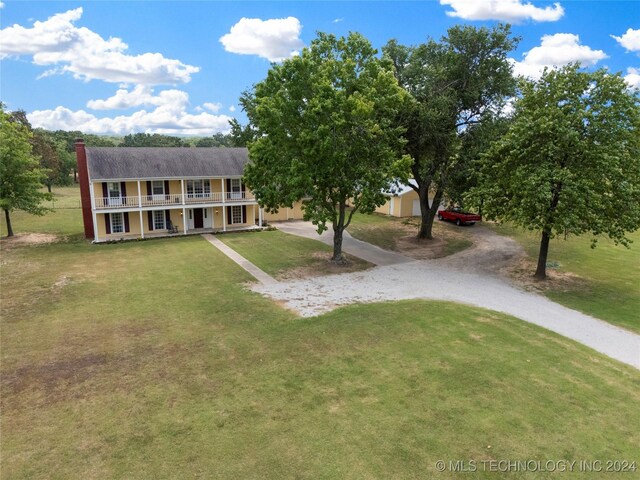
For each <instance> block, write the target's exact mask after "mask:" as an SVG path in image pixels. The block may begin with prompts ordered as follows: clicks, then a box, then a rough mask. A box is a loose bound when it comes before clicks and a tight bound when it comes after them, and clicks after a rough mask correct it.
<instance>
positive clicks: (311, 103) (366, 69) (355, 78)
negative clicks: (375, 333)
mask: <svg viewBox="0 0 640 480" xmlns="http://www.w3.org/2000/svg"><path fill="white" fill-rule="evenodd" d="M376 53H377V52H376V50H375V49H373V48H372V47H371V44H370V43H369V41H368V40H367V39H365V38H364V37H363V36H362V35H359V34H356V33H351V34H350V35H349V36H348V37H346V38H344V37H342V38H336V37H335V36H333V35H328V34H324V33H319V34H318V37H317V38H316V39H315V40H313V41H312V42H311V45H310V47H309V48H305V49H304V50H303V52H302V54H301V55H300V56H298V57H293V58H291V59H289V60H285V61H284V62H283V63H282V64H281V65H274V66H272V67H271V69H270V70H269V72H268V74H267V78H266V79H265V80H263V81H262V82H260V83H258V84H257V85H255V86H254V88H253V90H252V91H250V92H245V93H244V94H243V96H242V98H241V103H242V106H243V108H244V110H245V111H246V112H247V116H248V118H249V121H250V123H251V127H252V128H253V129H254V130H255V132H256V140H255V141H254V142H252V143H250V144H249V151H250V158H251V160H252V162H251V163H250V164H249V165H248V166H247V168H246V170H245V180H246V182H247V184H248V186H249V187H250V188H251V189H252V191H253V192H254V193H255V195H256V197H257V199H258V201H259V202H260V204H261V205H262V206H264V207H266V209H267V210H268V211H277V209H278V208H281V207H285V206H289V207H290V206H292V205H293V203H294V202H296V201H298V200H301V199H302V200H303V209H304V218H305V219H306V220H311V221H312V222H313V223H314V225H317V227H318V232H319V233H320V232H322V231H324V230H326V229H327V226H326V224H327V223H330V224H331V225H332V226H333V232H334V235H333V239H334V241H333V257H332V260H333V261H335V262H343V261H344V258H343V255H342V235H343V231H344V229H345V228H347V226H348V225H349V223H350V222H351V218H352V216H353V214H354V213H355V212H356V211H361V212H365V213H366V212H372V211H373V210H374V208H375V207H376V206H378V205H382V204H383V203H384V202H385V197H384V195H383V191H384V190H385V189H388V188H389V186H390V183H391V182H392V180H393V179H394V178H398V177H400V178H406V176H407V173H408V164H409V162H408V160H409V159H408V158H407V159H405V158H403V157H402V155H401V154H400V153H399V152H400V149H401V148H400V147H401V136H402V131H401V129H400V128H398V127H394V125H393V121H394V117H395V116H396V114H397V109H398V107H399V105H401V104H402V103H403V102H404V101H405V94H404V92H403V90H402V89H401V88H400V87H399V86H398V84H397V82H396V80H395V78H394V75H393V71H392V66H391V64H390V63H389V62H388V61H385V60H380V59H379V58H378V57H377V56H376ZM348 204H351V205H352V207H353V208H352V209H351V210H348V209H347V205H348Z"/></svg>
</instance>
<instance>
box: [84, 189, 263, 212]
mask: <svg viewBox="0 0 640 480" xmlns="http://www.w3.org/2000/svg"><path fill="white" fill-rule="evenodd" d="M94 201H95V205H94V208H95V209H96V210H99V209H114V208H123V209H124V208H145V207H158V206H179V205H195V204H225V203H238V202H240V203H242V202H255V197H254V196H253V194H251V193H250V192H246V191H245V192H226V193H224V194H223V193H222V192H211V193H186V194H184V195H182V194H180V193H171V194H168V195H140V196H138V195H134V196H127V197H123V196H112V197H95V199H94Z"/></svg>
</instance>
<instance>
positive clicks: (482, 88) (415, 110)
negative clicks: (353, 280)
mask: <svg viewBox="0 0 640 480" xmlns="http://www.w3.org/2000/svg"><path fill="white" fill-rule="evenodd" d="M516 44H517V39H516V38H513V37H512V35H511V30H510V27H509V26H508V25H498V26H496V27H495V28H492V29H488V28H475V27H471V26H466V25H465V26H455V27H452V28H450V29H449V30H448V32H447V35H446V36H445V37H443V38H442V39H441V40H440V41H439V42H438V41H435V40H429V41H428V42H426V43H424V44H421V45H417V46H412V47H408V46H403V45H399V44H398V43H397V42H396V41H395V40H391V41H390V42H389V43H387V45H386V46H385V47H384V49H383V51H384V54H385V56H386V57H387V58H389V59H391V61H392V62H393V64H394V66H395V72H396V76H397V78H398V82H399V83H400V85H401V86H402V87H403V88H404V89H405V90H406V91H407V92H409V94H410V95H411V101H410V102H406V103H405V104H404V107H405V108H404V109H403V111H402V114H401V115H400V116H399V122H400V123H401V124H402V125H403V126H405V128H406V134H405V136H406V139H407V143H406V152H407V153H408V154H409V155H410V156H411V158H412V159H413V164H412V167H411V172H412V174H413V178H414V179H415V181H416V185H415V186H412V187H413V188H414V190H415V191H416V192H417V193H418V196H419V198H420V212H421V224H420V229H419V233H418V237H419V238H427V239H430V238H433V236H432V227H433V220H434V218H435V216H436V213H437V211H438V207H439V205H440V202H441V201H442V199H443V196H444V195H446V194H447V189H448V187H449V186H450V184H451V180H452V175H453V174H454V173H455V172H456V171H459V165H458V160H459V158H460V157H459V155H458V153H459V151H460V148H461V141H460V134H461V133H462V132H463V131H464V129H465V128H467V127H469V126H471V125H474V124H477V123H479V122H482V121H483V120H484V119H485V118H486V117H487V115H489V116H493V115H494V114H495V112H496V111H498V110H500V108H501V106H502V105H503V103H504V102H505V98H506V97H508V96H510V95H512V94H513V93H514V91H515V89H514V87H515V80H514V79H513V76H512V68H511V65H510V63H509V61H508V58H507V55H508V53H509V52H510V51H511V50H512V49H513V48H514V47H515V46H516ZM430 197H431V198H430Z"/></svg>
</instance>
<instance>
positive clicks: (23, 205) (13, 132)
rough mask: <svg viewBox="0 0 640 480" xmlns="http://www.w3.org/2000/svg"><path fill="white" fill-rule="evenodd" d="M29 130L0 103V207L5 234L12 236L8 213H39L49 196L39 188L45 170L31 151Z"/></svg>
mask: <svg viewBox="0 0 640 480" xmlns="http://www.w3.org/2000/svg"><path fill="white" fill-rule="evenodd" d="M30 136H31V134H30V132H29V129H28V128H27V127H26V126H25V125H24V124H22V123H21V122H20V121H15V120H14V121H12V118H11V116H10V115H9V114H7V113H5V111H4V108H3V107H1V106H0V208H2V209H3V210H4V213H5V218H6V221H7V231H8V236H10V237H11V236H13V228H12V226H11V217H10V214H11V212H12V211H13V210H23V211H25V212H28V213H31V214H34V215H43V214H44V213H45V212H46V211H47V210H48V209H47V208H46V207H44V206H43V205H42V202H43V201H44V200H49V199H50V198H51V195H50V194H48V193H45V192H42V191H41V188H42V181H43V179H44V178H45V177H46V175H45V172H44V171H43V170H42V169H40V168H39V164H38V159H37V158H36V157H35V156H34V155H33V153H32V146H31V143H30Z"/></svg>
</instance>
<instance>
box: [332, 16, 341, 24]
mask: <svg viewBox="0 0 640 480" xmlns="http://www.w3.org/2000/svg"><path fill="white" fill-rule="evenodd" d="M340 22H344V18H342V17H340V18H334V19H333V22H331V23H340Z"/></svg>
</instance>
